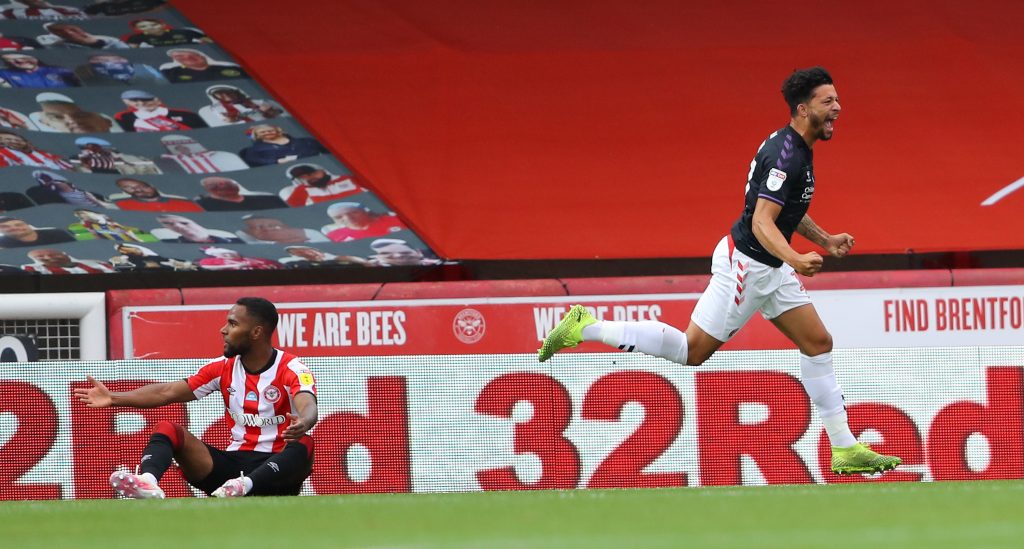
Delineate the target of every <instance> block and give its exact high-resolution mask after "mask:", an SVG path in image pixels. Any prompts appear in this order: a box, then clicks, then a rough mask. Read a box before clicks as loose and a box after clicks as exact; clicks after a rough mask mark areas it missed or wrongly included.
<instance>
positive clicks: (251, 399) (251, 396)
mask: <svg viewBox="0 0 1024 549" xmlns="http://www.w3.org/2000/svg"><path fill="white" fill-rule="evenodd" d="M259 399H260V397H258V396H257V395H256V391H249V392H248V393H245V400H247V401H249V402H256V401H258V400H259Z"/></svg>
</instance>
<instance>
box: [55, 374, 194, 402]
mask: <svg viewBox="0 0 1024 549" xmlns="http://www.w3.org/2000/svg"><path fill="white" fill-rule="evenodd" d="M85 379H86V381H88V382H89V383H91V384H92V387H89V388H85V389H75V397H76V398H77V399H78V400H79V401H81V402H82V403H84V404H85V405H86V406H88V407H90V408H106V407H108V406H126V407H129V408H157V407H160V406H163V405H165V404H171V403H174V402H189V401H192V400H195V399H196V396H195V394H194V393H192V390H191V389H189V388H188V383H186V382H185V381H184V380H179V381H170V382H167V383H150V384H149V385H143V386H142V387H139V388H138V389H135V390H133V391H127V392H114V391H111V390H110V389H108V388H107V386H106V385H104V384H103V382H101V381H99V380H97V379H95V378H93V377H92V376H86V377H85Z"/></svg>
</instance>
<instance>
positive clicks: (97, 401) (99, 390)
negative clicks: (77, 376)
mask: <svg viewBox="0 0 1024 549" xmlns="http://www.w3.org/2000/svg"><path fill="white" fill-rule="evenodd" d="M85 380H86V381H88V382H89V383H92V387H89V388H88V389H75V397H76V398H78V400H79V401H81V402H82V403H83V404H85V405H86V406H88V407H90V408H106V407H107V406H110V405H111V404H113V403H114V400H113V398H112V397H111V396H110V390H109V389H107V386H106V385H104V384H103V383H102V382H100V381H97V380H96V379H95V378H93V377H92V376H85Z"/></svg>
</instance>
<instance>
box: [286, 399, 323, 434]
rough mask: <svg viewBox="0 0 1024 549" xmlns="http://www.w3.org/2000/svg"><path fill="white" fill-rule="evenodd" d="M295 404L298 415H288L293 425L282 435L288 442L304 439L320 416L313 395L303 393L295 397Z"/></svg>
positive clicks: (290, 424) (289, 425)
mask: <svg viewBox="0 0 1024 549" xmlns="http://www.w3.org/2000/svg"><path fill="white" fill-rule="evenodd" d="M294 402H295V410H296V411H297V412H298V414H286V415H287V416H288V420H289V421H290V422H291V423H289V424H288V427H287V428H286V429H285V430H284V433H283V434H282V436H283V437H284V439H285V440H287V441H288V442H291V441H293V440H298V439H300V438H302V436H303V435H305V434H306V432H307V431H309V430H310V429H312V428H313V426H314V425H316V421H317V415H318V413H317V408H316V397H315V396H313V395H312V394H311V393H306V392H302V393H299V394H297V395H295V398H294Z"/></svg>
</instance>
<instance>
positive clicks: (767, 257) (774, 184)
mask: <svg viewBox="0 0 1024 549" xmlns="http://www.w3.org/2000/svg"><path fill="white" fill-rule="evenodd" d="M813 160H814V154H813V152H812V151H811V149H810V148H809V147H808V146H807V143H806V142H805V141H804V139H803V138H802V137H800V134H798V133H797V132H796V130H794V129H793V128H792V127H790V126H786V127H785V128H782V129H781V130H779V131H777V132H775V133H773V134H771V135H770V136H768V139H765V141H764V143H761V146H760V147H759V148H758V149H757V154H756V155H755V156H754V160H753V161H752V162H751V163H750V172H749V173H748V174H747V192H746V196H745V198H746V204H745V206H744V208H743V214H742V215H740V218H739V220H738V221H736V223H735V224H734V225H733V226H732V239H733V242H735V244H736V249H738V250H740V251H741V252H743V253H745V254H747V255H748V256H750V257H751V258H753V259H756V260H757V261H760V262H761V263H764V264H765V265H770V266H772V267H781V266H782V261H781V260H780V259H779V258H777V257H775V256H773V255H772V254H770V253H768V251H767V250H765V249H764V246H762V245H761V243H760V242H758V240H757V237H755V236H754V232H753V229H752V228H751V221H752V220H753V219H754V207H755V206H756V205H757V201H758V200H759V199H762V198H763V199H765V200H770V201H772V202H775V203H776V204H778V205H780V206H782V211H781V212H779V217H778V218H777V219H776V220H775V226H776V227H778V228H779V231H781V232H782V236H784V237H786V241H787V242H790V241H791V240H792V238H793V232H794V231H796V228H797V226H799V225H800V221H801V220H802V219H803V218H804V215H805V214H806V213H807V209H808V208H809V207H810V206H811V198H812V197H813V196H814V165H813Z"/></svg>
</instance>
